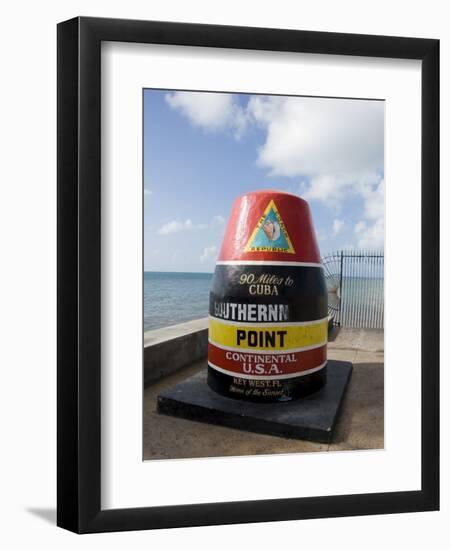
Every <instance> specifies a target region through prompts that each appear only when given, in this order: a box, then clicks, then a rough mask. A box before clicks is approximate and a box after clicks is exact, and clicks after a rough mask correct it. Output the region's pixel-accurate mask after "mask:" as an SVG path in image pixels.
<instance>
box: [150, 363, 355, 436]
mask: <svg viewBox="0 0 450 550" xmlns="http://www.w3.org/2000/svg"><path fill="white" fill-rule="evenodd" d="M352 369H353V365H352V363H350V362H348V361H333V360H330V361H328V366H327V384H326V386H325V387H324V388H323V389H322V390H320V391H319V392H317V393H315V394H313V395H310V396H308V397H306V398H304V399H298V400H296V401H290V402H287V403H247V402H244V401H239V400H237V399H231V398H228V397H223V396H221V395H218V394H217V393H215V392H214V391H213V390H211V389H210V388H209V386H208V385H207V383H206V369H205V370H204V371H202V372H200V373H198V374H195V375H194V376H191V377H190V378H187V379H186V380H184V381H183V382H180V383H179V384H177V385H176V386H174V387H172V388H169V389H167V390H165V391H163V392H162V393H160V394H159V395H158V399H157V410H158V412H159V413H162V414H166V415H170V416H176V417H179V418H185V419H189V420H196V421H199V422H206V423H210V424H217V425H220V426H228V427H230V428H237V429H240V430H245V431H250V432H256V433H263V434H269V435H276V436H280V437H287V438H292V439H304V440H307V441H317V442H320V443H330V442H331V440H332V438H333V433H334V430H335V427H336V424H337V419H338V415H339V412H340V408H341V404H342V400H343V397H344V394H345V390H346V388H347V384H348V382H349V380H350V376H351V372H352Z"/></svg>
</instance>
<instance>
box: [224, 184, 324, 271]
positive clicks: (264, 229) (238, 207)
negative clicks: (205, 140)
mask: <svg viewBox="0 0 450 550" xmlns="http://www.w3.org/2000/svg"><path fill="white" fill-rule="evenodd" d="M218 261H219V262H223V261H266V262H269V261H275V262H305V263H317V264H318V263H320V253H319V248H318V246H317V241H316V236H315V234H314V230H313V223H312V219H311V212H310V210H309V206H308V203H307V202H306V201H304V200H303V199H301V198H300V197H298V196H296V195H291V194H290V193H284V192H282V191H272V190H263V191H256V192H252V193H248V194H245V195H241V196H240V197H238V198H237V200H236V201H235V202H234V204H233V208H232V211H231V215H230V217H229V220H228V224H227V227H226V230H225V235H224V239H223V244H222V248H221V250H220V253H219V257H218Z"/></svg>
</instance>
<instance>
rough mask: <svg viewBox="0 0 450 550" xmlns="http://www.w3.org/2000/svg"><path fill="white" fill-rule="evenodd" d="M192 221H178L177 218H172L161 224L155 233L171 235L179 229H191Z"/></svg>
mask: <svg viewBox="0 0 450 550" xmlns="http://www.w3.org/2000/svg"><path fill="white" fill-rule="evenodd" d="M193 227H194V226H193V223H192V221H191V220H186V221H184V222H180V221H178V220H173V221H171V222H168V223H166V224H164V225H162V226H161V227H160V228H159V229H158V231H157V233H158V235H171V234H172V233H179V232H180V231H184V230H188V231H189V230H191V229H192V228H193Z"/></svg>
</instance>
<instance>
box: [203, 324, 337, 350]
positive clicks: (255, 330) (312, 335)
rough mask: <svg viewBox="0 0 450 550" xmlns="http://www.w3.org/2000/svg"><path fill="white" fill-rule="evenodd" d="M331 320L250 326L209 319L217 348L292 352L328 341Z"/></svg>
mask: <svg viewBox="0 0 450 550" xmlns="http://www.w3.org/2000/svg"><path fill="white" fill-rule="evenodd" d="M327 334H328V321H327V319H324V320H323V321H320V322H319V323H318V322H317V321H312V322H311V324H305V323H299V324H298V325H297V324H294V323H289V324H287V325H283V324H282V323H279V324H276V325H273V324H272V325H270V324H267V325H261V324H258V325H257V326H254V327H253V326H251V324H249V323H243V324H239V323H236V324H230V323H222V322H220V321H218V320H216V319H214V318H212V317H210V319H209V340H210V341H211V342H213V343H214V344H217V345H218V346H228V347H232V348H235V349H253V350H279V351H285V350H291V349H298V348H302V347H307V346H314V345H319V344H323V343H324V342H326V341H327Z"/></svg>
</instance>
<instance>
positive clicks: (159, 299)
mask: <svg viewBox="0 0 450 550" xmlns="http://www.w3.org/2000/svg"><path fill="white" fill-rule="evenodd" d="M212 277H213V275H212V273H169V272H162V271H161V272H155V271H146V272H144V330H153V329H156V328H161V327H167V326H170V325H177V324H178V323H183V322H184V321H192V320H193V319H200V318H201V317H207V316H208V308H209V291H210V289H211V281H212Z"/></svg>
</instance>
